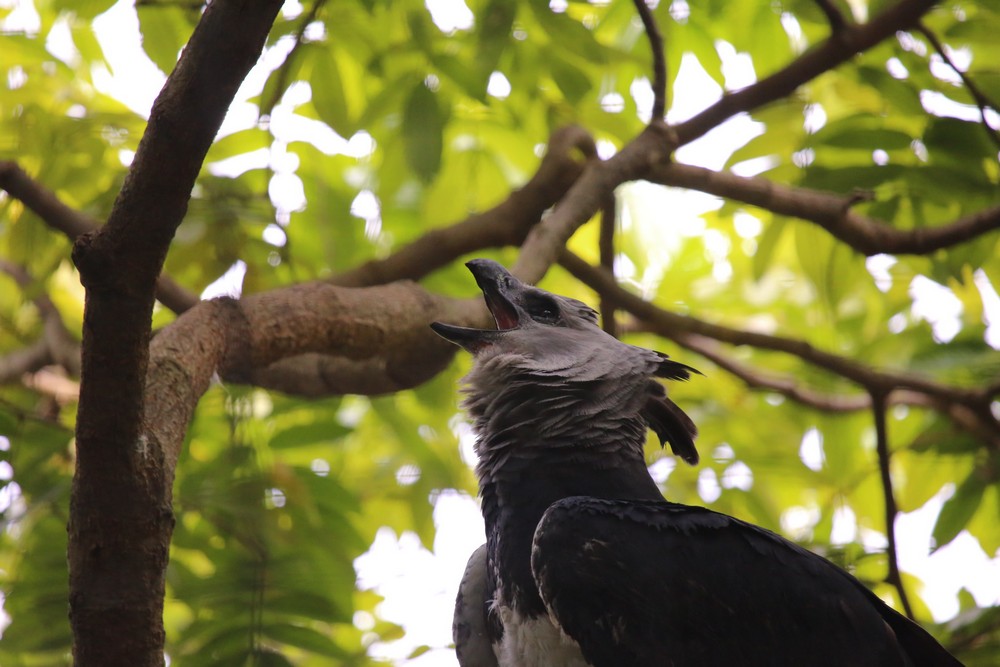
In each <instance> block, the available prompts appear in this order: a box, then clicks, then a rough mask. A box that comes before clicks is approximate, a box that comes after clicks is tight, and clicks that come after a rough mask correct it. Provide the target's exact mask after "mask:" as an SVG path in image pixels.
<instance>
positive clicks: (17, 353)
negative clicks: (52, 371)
mask: <svg viewBox="0 0 1000 667" xmlns="http://www.w3.org/2000/svg"><path fill="white" fill-rule="evenodd" d="M51 363H53V361H52V353H51V352H49V345H48V343H47V342H46V341H45V340H39V341H37V342H35V343H32V344H31V345H29V346H27V347H23V348H21V349H19V350H14V351H13V352H9V353H7V354H5V355H4V356H2V357H0V384H7V383H9V382H15V381H20V379H21V377H22V376H23V375H24V374H25V373H34V372H35V371H37V370H38V369H40V368H42V367H44V366H48V365H49V364H51Z"/></svg>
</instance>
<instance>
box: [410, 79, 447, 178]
mask: <svg viewBox="0 0 1000 667" xmlns="http://www.w3.org/2000/svg"><path fill="white" fill-rule="evenodd" d="M446 122H447V114H446V113H445V111H444V109H443V108H442V106H441V104H440V103H439V101H438V96H437V94H436V93H434V92H432V91H431V90H430V89H429V88H427V86H425V85H424V84H423V82H421V83H419V84H417V85H416V86H414V88H413V90H412V91H411V92H410V96H409V97H408V98H407V100H406V106H405V107H404V109H403V150H404V152H405V155H406V163H407V164H408V165H409V166H410V168H411V169H413V171H414V172H415V173H416V175H417V176H418V177H419V178H420V180H422V181H424V182H425V183H429V182H431V181H432V180H434V177H435V176H436V175H437V173H438V170H439V169H440V168H441V152H442V150H443V147H444V126H445V123H446Z"/></svg>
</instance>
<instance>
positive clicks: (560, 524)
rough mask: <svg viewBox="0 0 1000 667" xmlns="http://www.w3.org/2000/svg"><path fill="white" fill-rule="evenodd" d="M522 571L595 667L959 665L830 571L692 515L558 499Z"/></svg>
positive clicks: (741, 529) (748, 528)
mask: <svg viewBox="0 0 1000 667" xmlns="http://www.w3.org/2000/svg"><path fill="white" fill-rule="evenodd" d="M532 571H533V573H534V576H535V580H536V582H537V583H538V587H539V591H540V592H541V595H542V599H543V600H544V601H545V604H546V607H547V608H548V610H549V613H550V615H551V616H552V617H553V618H554V619H555V620H556V621H557V622H558V623H559V625H560V626H561V627H562V629H563V630H564V631H565V632H566V633H567V634H568V635H569V636H571V637H572V638H573V639H575V640H576V641H577V642H578V643H579V644H580V647H581V649H582V650H583V654H584V657H585V658H586V659H587V660H588V661H589V662H590V663H591V664H593V665H594V666H595V667H612V666H617V667H647V666H649V667H654V666H655V667H664V666H666V667H670V666H674V667H680V666H688V665H741V666H751V667H752V666H757V665H759V666H761V667H763V666H765V665H811V666H816V667H824V666H829V667H834V666H836V667H842V666H844V665H851V666H853V667H866V666H871V667H891V666H896V667H909V666H911V665H912V666H913V667H955V666H960V663H959V662H958V661H957V660H955V659H954V658H953V657H952V656H950V655H949V654H948V653H947V652H946V651H944V649H943V648H941V646H940V645H938V644H937V642H935V641H934V640H933V639H932V638H931V637H930V635H928V634H927V633H926V632H925V631H924V630H923V629H921V628H920V627H919V626H917V625H916V624H914V623H911V622H910V621H909V620H907V619H906V618H904V617H902V616H901V615H899V614H898V613H896V612H895V611H893V610H892V609H890V608H889V607H887V606H886V605H885V604H884V603H882V602H881V600H879V599H878V598H877V597H876V596H875V595H874V594H873V593H871V592H870V591H869V590H868V589H866V588H865V587H864V586H863V585H861V584H860V583H859V582H858V581H857V580H856V579H854V578H853V577H851V576H850V575H848V574H847V573H846V572H844V571H843V570H841V569H840V568H837V567H836V566H834V565H833V564H831V563H829V562H828V561H826V560H824V559H822V558H820V557H819V556H816V555H815V554H812V553H810V552H808V551H806V550H804V549H802V548H800V547H798V546H796V545H795V544H792V543H791V542H788V541H787V540H785V539H783V538H781V537H779V536H777V535H775V534H773V533H771V532H769V531H766V530H763V529H761V528H757V527H755V526H752V525H750V524H746V523H743V522H741V521H739V520H737V519H733V518H732V517H728V516H725V515H723V514H718V513H715V512H712V511H710V510H705V509H702V508H695V507H686V506H683V505H676V504H673V503H667V502H666V501H663V502H641V501H606V500H597V499H594V498H589V497H574V498H567V499H565V500H561V501H559V502H557V503H555V504H554V505H552V507H550V508H549V510H548V511H547V512H546V513H545V516H544V517H543V518H542V520H541V522H540V523H539V525H538V529H537V531H536V532H535V539H534V546H533V549H532Z"/></svg>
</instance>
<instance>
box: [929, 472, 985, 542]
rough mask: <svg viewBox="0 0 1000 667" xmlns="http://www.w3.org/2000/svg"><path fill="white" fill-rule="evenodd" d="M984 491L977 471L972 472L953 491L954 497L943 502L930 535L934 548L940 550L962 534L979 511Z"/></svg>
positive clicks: (982, 480) (980, 476)
mask: <svg viewBox="0 0 1000 667" xmlns="http://www.w3.org/2000/svg"><path fill="white" fill-rule="evenodd" d="M985 491H986V482H985V480H984V479H983V477H982V475H981V473H980V472H979V471H977V470H973V471H972V473H971V474H970V475H969V476H968V477H966V478H965V481H964V482H962V483H961V484H960V485H959V486H958V488H957V489H956V490H955V495H953V496H952V497H951V498H949V499H948V500H947V501H945V503H944V506H943V507H942V508H941V514H939V515H938V519H937V522H936V523H935V524H934V532H933V534H932V537H933V538H934V544H935V548H938V549H940V548H941V547H943V546H944V545H946V544H948V543H949V542H951V541H952V540H953V539H955V536H956V535H958V534H959V533H960V532H962V529H964V528H965V526H966V524H968V522H969V519H971V518H972V516H973V515H974V514H975V513H976V510H978V509H979V504H980V503H981V502H982V500H983V493H984V492H985Z"/></svg>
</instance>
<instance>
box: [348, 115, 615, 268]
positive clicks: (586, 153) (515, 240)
mask: <svg viewBox="0 0 1000 667" xmlns="http://www.w3.org/2000/svg"><path fill="white" fill-rule="evenodd" d="M596 154H597V149H596V147H595V146H594V139H593V138H592V137H591V136H590V134H589V133H588V132H587V131H586V130H584V129H583V128H581V127H579V126H576V125H573V126H569V127H564V128H561V129H558V130H556V131H555V132H553V133H552V136H551V138H550V139H549V145H548V150H547V151H546V153H545V156H544V157H543V158H542V161H541V163H540V164H539V166H538V171H536V172H535V175H534V176H533V177H532V178H531V180H529V181H528V182H527V183H526V184H525V185H524V186H523V187H522V188H520V189H518V190H515V191H514V192H512V193H511V194H510V196H509V197H508V198H507V199H506V200H504V201H503V202H501V203H500V204H498V205H497V206H495V207H494V208H492V209H490V210H488V211H484V212H482V213H478V214H475V215H472V216H470V217H469V218H468V219H466V220H465V221H463V222H460V223H457V224H454V225H451V226H449V227H444V228H441V229H434V230H431V231H429V232H427V233H426V234H424V235H423V236H421V237H419V238H418V239H416V240H415V241H413V242H412V243H410V244H409V245H406V246H403V247H402V248H400V249H399V250H396V251H395V252H394V253H392V254H391V255H389V256H388V257H386V258H385V259H379V260H372V261H370V262H366V263H365V264H362V265H361V266H358V267H355V268H353V269H350V270H348V271H345V272H344V273H341V274H338V275H336V276H334V277H333V278H331V279H330V280H329V282H330V283H332V284H335V285H342V286H344V287H363V286H367V285H383V284H386V283H390V282H393V281H396V280H404V279H405V280H418V279H420V278H423V277H424V276H426V275H427V274H429V273H431V272H432V271H434V270H436V269H438V268H441V267H443V266H447V265H448V264H450V263H451V262H453V261H455V259H456V258H458V257H461V256H462V255H464V254H467V253H470V252H473V251H476V250H482V249H483V248H499V247H505V246H518V245H521V243H522V242H523V241H524V238H525V236H526V235H527V234H528V230H530V229H531V228H532V227H533V226H534V225H536V224H537V223H538V220H539V219H540V218H541V217H542V214H543V213H545V211H546V210H547V209H549V208H551V207H552V206H553V205H554V204H555V203H556V202H557V201H559V200H560V199H562V198H563V197H564V196H565V195H566V192H567V191H568V190H569V188H570V187H571V186H572V185H573V184H574V183H575V182H576V181H577V180H578V179H579V178H580V175H581V174H582V173H583V171H584V167H585V166H586V164H587V162H588V161H589V160H592V159H593V158H594V157H595V156H596Z"/></svg>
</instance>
